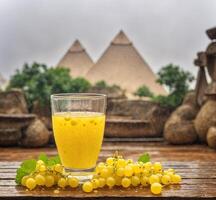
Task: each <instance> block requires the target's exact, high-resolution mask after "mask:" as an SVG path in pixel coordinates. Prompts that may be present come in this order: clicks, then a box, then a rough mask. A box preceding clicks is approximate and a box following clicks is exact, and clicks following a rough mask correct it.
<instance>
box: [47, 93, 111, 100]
mask: <svg viewBox="0 0 216 200" xmlns="http://www.w3.org/2000/svg"><path fill="white" fill-rule="evenodd" d="M106 98H107V95H106V94H100V93H57V94H52V95H51V99H52V100H58V99H73V100H75V99H77V100H79V99H106Z"/></svg>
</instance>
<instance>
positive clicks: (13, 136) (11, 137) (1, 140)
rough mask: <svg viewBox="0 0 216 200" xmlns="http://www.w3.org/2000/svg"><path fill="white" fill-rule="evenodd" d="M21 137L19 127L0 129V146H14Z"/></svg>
mask: <svg viewBox="0 0 216 200" xmlns="http://www.w3.org/2000/svg"><path fill="white" fill-rule="evenodd" d="M21 137H22V133H21V131H20V130H19V129H11V128H10V129H0V146H15V145H17V144H18V142H19V140H20V138H21Z"/></svg>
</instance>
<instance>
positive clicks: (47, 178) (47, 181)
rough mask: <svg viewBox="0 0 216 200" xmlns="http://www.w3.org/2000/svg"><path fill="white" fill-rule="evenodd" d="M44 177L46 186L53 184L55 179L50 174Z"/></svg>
mask: <svg viewBox="0 0 216 200" xmlns="http://www.w3.org/2000/svg"><path fill="white" fill-rule="evenodd" d="M45 179H46V182H45V185H46V187H52V186H53V185H54V183H55V179H54V177H53V176H52V175H47V176H46V177H45Z"/></svg>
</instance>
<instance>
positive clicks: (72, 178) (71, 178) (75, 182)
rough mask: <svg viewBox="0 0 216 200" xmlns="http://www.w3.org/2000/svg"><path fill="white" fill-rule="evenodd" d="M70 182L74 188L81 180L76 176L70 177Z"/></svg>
mask: <svg viewBox="0 0 216 200" xmlns="http://www.w3.org/2000/svg"><path fill="white" fill-rule="evenodd" d="M68 184H69V186H70V187H72V188H76V187H78V185H79V180H78V179H77V178H76V177H69V178H68Z"/></svg>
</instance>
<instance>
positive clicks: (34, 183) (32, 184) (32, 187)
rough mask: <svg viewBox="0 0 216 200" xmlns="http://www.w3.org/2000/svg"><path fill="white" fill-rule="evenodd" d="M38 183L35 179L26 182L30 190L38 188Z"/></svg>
mask: <svg viewBox="0 0 216 200" xmlns="http://www.w3.org/2000/svg"><path fill="white" fill-rule="evenodd" d="M36 185H37V184H36V181H35V179H33V178H28V179H27V180H26V187H27V188H28V189H30V190H33V189H34V188H35V187H36Z"/></svg>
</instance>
